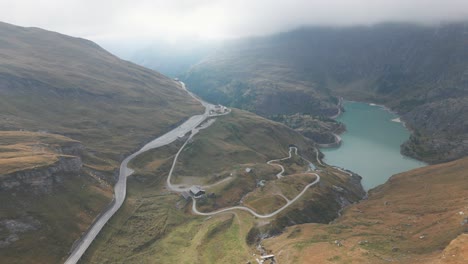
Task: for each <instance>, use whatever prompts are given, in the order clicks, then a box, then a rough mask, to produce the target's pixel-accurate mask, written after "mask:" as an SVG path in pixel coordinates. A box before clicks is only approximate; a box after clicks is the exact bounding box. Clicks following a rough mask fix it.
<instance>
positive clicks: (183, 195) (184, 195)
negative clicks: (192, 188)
mask: <svg viewBox="0 0 468 264" xmlns="http://www.w3.org/2000/svg"><path fill="white" fill-rule="evenodd" d="M181 195H182V198H184V199H185V200H188V199H190V194H189V193H188V192H182V193H181Z"/></svg>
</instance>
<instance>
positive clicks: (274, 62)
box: [185, 23, 468, 163]
mask: <svg viewBox="0 0 468 264" xmlns="http://www.w3.org/2000/svg"><path fill="white" fill-rule="evenodd" d="M467 41H468V27H467V24H466V23H456V24H446V25H437V26H418V25H411V24H381V25H376V26H371V27H344V28H339V27H338V28H327V27H317V28H303V29H299V30H296V31H291V32H286V33H282V34H277V35H273V36H268V37H258V38H252V39H245V40H240V41H235V42H232V43H229V44H227V45H225V47H223V48H220V49H219V50H217V51H216V52H214V53H213V54H212V55H211V56H209V57H207V58H206V59H205V60H204V61H202V62H201V63H199V64H197V65H195V66H194V67H193V68H192V69H191V70H190V71H189V72H188V73H187V75H186V77H185V79H186V82H187V83H188V87H191V89H193V91H195V92H196V93H198V94H200V95H201V96H203V97H204V98H206V99H208V100H211V101H214V102H218V101H219V102H222V103H226V104H230V105H234V106H237V107H241V108H244V109H248V110H252V111H254V112H256V113H259V114H262V115H264V116H270V115H276V114H294V113H297V112H300V113H311V114H314V115H326V116H332V115H334V114H335V113H336V107H334V105H336V103H337V100H336V97H337V96H343V97H345V98H346V99H350V100H359V101H368V102H374V103H380V104H385V105H386V106H388V107H390V108H392V109H393V110H395V111H397V112H398V113H400V114H401V115H402V117H403V120H405V121H406V123H407V125H408V126H409V127H410V128H412V129H413V130H416V131H417V133H416V134H415V136H414V137H413V138H412V139H411V140H410V142H409V143H408V144H406V145H405V149H404V152H405V153H406V154H409V155H412V156H415V157H417V158H420V159H423V160H425V161H428V162H431V163H434V162H441V161H447V160H453V159H456V158H460V157H463V156H465V155H467V154H468V145H467V143H466V139H467V137H468V134H467V129H466V126H467V122H468V118H467V115H466V114H464V113H465V112H466V111H467V109H466V107H467V105H468V99H467V98H468V90H467V87H468V82H467V81H468V72H467V64H466V61H467V60H468V46H467V45H466V43H467Z"/></svg>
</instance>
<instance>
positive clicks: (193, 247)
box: [84, 109, 364, 263]
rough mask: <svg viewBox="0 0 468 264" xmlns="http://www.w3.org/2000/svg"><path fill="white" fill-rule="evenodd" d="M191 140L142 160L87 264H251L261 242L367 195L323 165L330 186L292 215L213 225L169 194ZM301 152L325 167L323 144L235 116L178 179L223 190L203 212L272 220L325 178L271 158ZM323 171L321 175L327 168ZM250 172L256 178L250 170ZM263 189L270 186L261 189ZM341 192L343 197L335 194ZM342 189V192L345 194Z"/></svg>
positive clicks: (203, 202)
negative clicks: (318, 151) (319, 147)
mask: <svg viewBox="0 0 468 264" xmlns="http://www.w3.org/2000/svg"><path fill="white" fill-rule="evenodd" d="M182 143H183V140H180V141H178V142H174V143H172V144H171V145H169V146H167V147H164V149H155V150H150V151H148V152H145V153H142V154H141V155H139V156H138V157H137V158H136V159H135V161H134V162H133V163H132V166H133V168H135V169H136V174H135V175H134V176H132V177H130V178H129V197H128V199H127V200H126V201H125V204H124V207H123V210H120V211H119V212H118V213H117V214H116V216H115V217H114V218H113V219H111V222H110V223H109V224H108V225H107V226H106V228H105V229H104V230H103V233H102V234H100V236H99V237H98V240H97V243H95V244H93V245H92V248H91V250H90V251H89V252H88V253H87V254H86V256H85V259H84V260H85V262H86V263H88V262H90V263H127V262H135V261H138V262H143V263H151V262H158V263H215V262H234V263H242V262H247V261H255V257H254V256H253V253H255V254H258V251H257V249H256V247H255V242H256V241H257V240H258V239H260V236H261V235H268V234H275V233H279V232H281V230H282V229H283V228H284V227H285V226H290V225H293V224H297V223H308V222H322V223H326V222H329V221H331V220H332V219H334V218H335V217H336V216H337V214H338V210H340V208H341V206H344V205H346V204H349V203H352V202H356V201H358V200H359V199H361V198H362V196H363V195H364V191H363V189H362V187H361V186H360V184H359V177H350V176H348V175H346V174H343V173H341V172H338V171H336V170H334V169H331V168H326V167H324V166H322V167H321V168H323V170H324V171H323V172H322V173H320V175H321V177H322V178H321V179H322V180H321V182H320V184H317V185H316V186H313V187H311V188H310V189H309V190H308V191H307V192H306V194H304V196H303V197H301V198H300V199H299V200H298V201H297V202H296V203H294V204H292V205H291V206H290V207H289V208H287V209H286V210H285V211H283V212H282V213H280V214H279V215H277V216H276V217H272V218H270V219H257V218H256V217H253V216H252V215H251V214H249V213H246V212H243V211H239V210H236V211H231V212H227V213H224V214H219V215H215V216H212V217H201V216H196V215H193V214H192V213H191V201H190V200H185V199H183V198H182V197H181V195H180V194H175V193H173V192H170V191H168V189H167V187H166V177H167V174H168V171H169V168H170V166H171V164H172V162H173V157H174V155H175V153H176V152H177V151H178V149H179V148H180V147H181V146H182ZM290 144H294V145H296V146H297V147H298V148H299V152H298V153H300V154H301V155H302V156H304V157H306V158H307V159H309V160H311V161H313V162H314V163H316V160H315V159H314V158H315V150H314V144H313V143H312V142H311V141H310V140H308V139H307V138H305V137H303V136H302V135H301V134H299V133H297V132H295V131H294V130H292V129H290V128H288V127H286V126H284V125H282V124H280V123H276V122H273V121H270V120H267V119H264V118H262V117H259V116H257V115H255V114H252V113H249V112H245V111H241V110H237V109H233V110H232V112H231V113H230V114H229V115H226V116H221V117H217V118H216V121H215V122H214V123H213V124H212V125H211V126H209V127H208V128H206V129H203V130H201V131H200V132H199V133H198V134H197V135H196V136H195V137H194V138H193V141H192V142H190V143H188V144H187V146H186V147H185V148H184V150H183V151H182V152H181V154H180V156H179V159H178V162H177V164H176V169H175V172H174V175H173V178H172V179H173V180H174V183H177V184H182V185H185V186H190V185H196V184H200V185H205V184H213V183H217V182H220V181H221V180H223V179H227V180H226V181H223V182H222V183H221V184H215V185H213V186H209V187H207V188H206V191H207V194H208V195H207V196H206V197H204V198H200V199H198V201H197V208H198V209H199V210H200V211H208V212H211V211H214V210H217V209H220V208H226V207H230V206H233V205H243V206H249V207H250V208H252V209H253V210H255V211H258V212H260V213H270V212H273V211H274V210H276V209H278V208H279V207H280V206H281V205H284V204H285V203H286V202H285V200H284V198H283V197H282V196H281V195H279V194H281V193H283V196H285V197H289V198H291V199H292V198H294V197H295V196H297V194H298V193H299V192H300V191H302V189H303V188H304V186H305V185H307V184H309V183H311V182H312V181H314V180H315V179H316V177H315V176H312V175H307V174H303V173H302V172H304V171H306V170H307V169H308V165H309V164H308V162H305V161H304V160H303V159H300V158H299V157H297V156H296V155H294V157H293V158H292V159H291V160H290V161H281V162H280V163H281V164H282V165H284V166H285V171H286V174H285V177H284V178H282V179H281V180H278V179H277V177H276V174H277V173H278V172H279V169H278V168H277V167H275V166H272V165H268V164H266V162H267V161H268V160H270V159H278V158H283V157H287V156H288V147H289V145H290ZM317 166H319V165H318V164H317ZM246 168H250V169H252V170H250V171H246V170H245V169H246ZM260 181H263V182H264V183H265V185H264V187H262V186H261V184H260V185H259V184H258V183H259V182H260ZM333 186H335V188H333ZM338 186H339V187H341V188H342V189H341V192H338V191H336V189H339V188H337V187H338Z"/></svg>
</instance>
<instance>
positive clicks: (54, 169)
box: [0, 156, 83, 193]
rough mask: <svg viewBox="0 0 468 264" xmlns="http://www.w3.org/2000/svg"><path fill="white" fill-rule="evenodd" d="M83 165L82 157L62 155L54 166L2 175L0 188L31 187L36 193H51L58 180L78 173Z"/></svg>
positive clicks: (5, 189) (4, 189)
mask: <svg viewBox="0 0 468 264" xmlns="http://www.w3.org/2000/svg"><path fill="white" fill-rule="evenodd" d="M82 166H83V164H82V162H81V158H80V157H74V156H62V157H60V158H59V159H58V161H57V162H55V163H54V164H53V165H52V166H47V167H44V168H36V169H31V170H25V171H18V172H14V173H11V174H6V175H0V179H1V180H0V190H2V191H8V190H12V189H15V188H30V189H31V190H32V191H33V192H35V193H49V192H51V191H52V189H53V185H54V183H56V182H61V181H62V180H63V179H62V177H65V176H66V175H69V174H77V173H79V172H80V170H81V167H82Z"/></svg>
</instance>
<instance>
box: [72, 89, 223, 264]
mask: <svg viewBox="0 0 468 264" xmlns="http://www.w3.org/2000/svg"><path fill="white" fill-rule="evenodd" d="M180 83H181V85H182V88H183V89H184V90H186V89H185V84H184V83H182V82H180ZM186 91H187V90H186ZM187 92H188V93H189V94H190V95H191V96H192V97H193V98H195V99H196V100H198V101H199V102H200V103H201V104H202V105H203V106H204V107H205V112H204V113H203V114H201V115H194V116H192V117H191V118H190V119H188V120H187V121H185V122H184V123H183V124H181V125H180V126H178V127H176V128H174V129H173V130H171V131H169V132H167V133H166V134H164V135H162V136H160V137H158V138H156V139H155V140H153V141H151V142H149V143H148V144H146V145H145V146H143V147H142V148H141V149H140V150H139V151H137V152H135V153H133V154H132V155H130V156H128V157H127V158H125V159H124V160H123V162H122V163H121V164H120V174H119V178H118V180H117V183H116V184H115V186H114V201H113V203H112V204H111V206H110V207H109V208H108V209H107V211H105V212H103V213H102V214H101V215H100V216H99V217H98V218H97V219H96V220H95V222H94V223H93V224H92V226H91V227H90V228H89V229H88V231H87V232H86V233H85V234H84V235H83V236H82V237H81V238H80V240H79V241H78V242H76V243H75V244H74V247H73V248H72V250H71V253H70V255H69V257H68V259H67V260H66V261H65V263H66V264H75V263H77V262H78V261H79V260H80V258H81V256H83V254H84V253H85V251H86V250H87V249H88V247H89V246H90V245H91V243H92V242H93V241H94V239H95V238H96V236H97V235H98V234H99V232H100V231H101V230H102V228H103V227H104V225H105V224H106V223H107V222H108V221H109V219H110V218H111V217H112V216H113V215H114V214H115V213H116V212H117V210H119V208H120V207H121V206H122V204H123V202H124V200H125V196H126V194H127V177H128V176H129V175H131V174H132V173H133V170H132V169H130V168H129V167H128V163H129V162H130V161H131V160H132V159H133V158H135V157H136V156H138V155H139V154H141V153H143V152H145V151H148V150H150V149H155V148H159V147H162V146H165V145H168V144H170V143H172V142H174V141H175V140H177V138H178V137H179V136H181V135H185V134H186V133H188V132H191V131H193V130H194V129H195V128H196V127H197V126H199V125H200V124H201V123H203V121H205V120H206V119H207V118H208V117H209V116H210V115H209V111H210V110H211V109H213V108H214V105H212V104H209V103H207V102H205V101H203V100H201V99H200V98H198V97H197V96H195V95H194V94H192V93H191V92H189V91H187ZM226 114H227V113H226ZM191 136H193V135H191Z"/></svg>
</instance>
